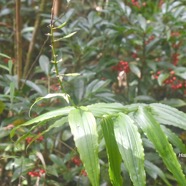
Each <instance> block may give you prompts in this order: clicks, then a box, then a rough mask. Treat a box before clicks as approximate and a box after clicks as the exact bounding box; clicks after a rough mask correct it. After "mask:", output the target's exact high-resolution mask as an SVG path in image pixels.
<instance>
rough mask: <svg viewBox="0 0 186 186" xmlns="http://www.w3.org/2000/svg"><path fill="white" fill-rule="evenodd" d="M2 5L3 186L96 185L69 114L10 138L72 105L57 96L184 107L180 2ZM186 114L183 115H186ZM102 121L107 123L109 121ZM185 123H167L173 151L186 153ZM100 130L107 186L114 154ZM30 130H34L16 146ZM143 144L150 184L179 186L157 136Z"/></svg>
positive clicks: (74, 101) (27, 0)
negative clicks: (42, 117) (159, 149)
mask: <svg viewBox="0 0 186 186" xmlns="http://www.w3.org/2000/svg"><path fill="white" fill-rule="evenodd" d="M0 2H1V5H0V18H1V19H0V20H1V21H0V41H1V47H0V71H1V74H0V122H1V123H0V124H1V130H0V139H1V142H0V152H1V158H0V177H1V178H0V184H1V185H2V186H8V185H16V186H17V185H18V184H20V185H33V184H35V185H39V184H43V185H89V184H90V183H89V179H88V178H87V172H86V171H85V169H84V166H83V163H82V161H81V160H80V157H79V154H78V152H77V149H76V147H75V144H74V140H73V137H72V133H71V130H70V127H69V124H68V120H67V117H58V118H57V120H56V118H53V117H51V118H52V119H51V120H48V119H49V118H50V117H48V119H47V120H46V121H45V120H43V121H41V122H40V123H39V124H38V125H37V124H35V125H34V127H30V126H25V127H24V126H23V127H20V128H19V129H18V130H17V131H16V133H15V135H14V136H13V135H12V136H13V137H12V138H11V139H10V137H9V134H10V132H11V130H12V129H13V128H15V127H18V126H21V125H22V124H23V123H25V122H26V121H29V120H30V119H32V118H37V116H40V115H42V114H44V113H46V112H50V111H54V110H56V109H61V108H68V107H66V106H67V105H68V103H67V102H66V101H65V100H64V97H61V93H67V94H68V95H69V96H70V103H71V104H70V105H71V106H74V105H76V106H87V105H91V104H94V103H100V102H105V103H122V104H123V105H129V104H133V103H135V104H137V103H144V104H151V103H154V102H159V103H163V104H166V105H169V106H172V107H176V108H177V109H179V110H180V111H183V112H185V110H186V102H185V97H186V62H185V57H186V53H185V50H186V42H185V40H186V32H185V30H186V21H185V20H186V19H185V18H186V6H185V5H186V4H185V2H184V1H182V0H178V1H173V0H164V1H162V0H156V1H150V0H147V1H140V0H139V1H135V0H131V1H129V0H114V1H109V0H95V1H93V0H91V1H89V0H87V1H85V0H76V1H73V0H71V1H63V0H54V1H46V0H40V1H37V0H23V1H20V0H16V1H13V0H10V1H8V2H7V1H5V0H0ZM52 26H53V29H51V27H52ZM51 36H52V37H51ZM64 90H65V92H64ZM47 95H48V96H47ZM39 97H40V98H39ZM41 97H42V98H41ZM37 98H39V99H37ZM66 100H68V97H66ZM33 103H35V104H34V105H32V104H33ZM31 106H32V109H30V108H31ZM102 106H103V107H104V105H102ZM117 107H119V106H118V105H117V104H116V105H114V104H113V105H111V106H109V109H111V108H112V109H113V111H112V112H113V113H114V112H115V111H116V108H117ZM95 108H96V106H95ZM129 108H130V107H129ZM90 109H91V106H90ZM122 109H123V108H122ZM167 109H168V108H167ZM105 110H106V109H105ZM119 111H121V110H118V112H119ZM94 112H95V111H94ZM99 112H101V111H100V110H99ZM109 112H111V111H109ZM112 112H111V113H112ZM127 112H129V111H127ZM141 112H142V111H141ZM173 112H174V110H173ZM175 112H176V111H175ZM94 114H95V113H94ZM127 114H128V113H127ZM131 115H132V114H131ZM45 116H46V115H45ZM95 116H96V114H95ZM96 117H97V116H96ZM99 117H100V116H99ZM99 117H98V118H96V120H97V122H100V121H99V120H101V119H100V118H99ZM120 117H125V116H123V115H121V116H120ZM168 117H169V116H168ZM182 118H183V121H184V119H185V114H183V115H182ZM72 120H73V119H71V123H73V121H72ZM173 120H174V119H173ZM32 121H33V120H32ZM102 122H103V121H102ZM104 122H106V123H109V122H111V120H109V118H106V119H105V120H104ZM175 122H176V120H175ZM111 123H112V122H111ZM180 123H181V120H180ZM183 123H184V122H183ZM179 125H181V124H179V123H176V124H175V125H173V126H170V127H169V128H166V129H167V130H166V129H164V133H166V135H167V136H169V135H168V133H170V130H169V129H171V131H173V132H174V135H170V136H172V139H173V140H172V141H176V142H177V144H176V145H175V144H174V151H175V152H176V154H177V155H178V154H179V153H185V152H184V151H185V145H184V143H185V142H186V133H185V131H184V130H183V129H185V128H184V127H182V126H181V127H179V128H178V126H179ZM52 126H53V127H52ZM175 126H176V127H175ZM183 126H184V124H183ZM48 129H50V131H49V130H48ZM47 130H48V131H49V132H47ZM102 130H103V131H104V129H102ZM134 130H136V129H134ZM43 131H46V132H45V133H43ZM100 131H101V129H99V128H98V133H99V139H98V140H99V144H101V145H100V146H99V149H98V152H99V163H100V165H101V176H100V184H102V185H110V184H111V181H110V179H109V173H108V171H107V170H108V169H109V164H108V162H109V160H108V159H107V156H106V154H107V153H106V150H105V144H104V141H103V140H102V139H103V135H106V134H102V133H101V132H100ZM165 131H166V132H165ZM25 133H28V134H27V135H26V136H24V138H22V140H20V141H19V143H16V144H15V141H16V140H17V139H20V137H21V136H23V134H25ZM140 133H141V131H140ZM171 134H172V133H171ZM170 136H169V138H171V137H170ZM104 137H105V136H104ZM178 137H179V138H178ZM105 139H106V138H105ZM180 139H181V140H180ZM142 141H143V146H144V149H145V159H146V162H145V169H146V172H147V179H146V184H147V185H165V184H167V185H176V180H175V177H174V176H172V175H171V174H170V172H168V171H167V169H166V168H165V166H164V165H163V163H162V160H161V158H160V157H159V156H158V154H157V153H156V151H155V150H154V149H155V148H154V145H153V144H152V142H151V141H150V140H149V139H148V138H146V137H145V136H143V134H142ZM76 146H77V145H76ZM180 149H181V150H180ZM178 160H179V162H180V164H181V165H184V164H185V163H186V159H185V158H182V157H179V158H178ZM182 167H183V172H184V173H186V170H185V167H184V166H182ZM121 170H122V177H123V178H124V180H125V185H132V182H131V180H130V178H129V175H128V171H127V169H126V165H123V164H122V168H121ZM180 185H181V184H180Z"/></svg>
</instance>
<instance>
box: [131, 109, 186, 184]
mask: <svg viewBox="0 0 186 186" xmlns="http://www.w3.org/2000/svg"><path fill="white" fill-rule="evenodd" d="M135 118H136V122H137V123H138V125H139V126H140V127H141V129H142V130H143V132H144V133H145V135H146V136H147V137H148V138H149V140H150V141H151V142H152V143H153V144H154V146H155V149H156V150H157V152H158V153H159V155H160V157H161V158H162V160H163V162H164V164H165V165H166V167H167V168H168V170H169V171H170V172H171V173H172V174H173V175H174V177H175V179H176V180H177V182H178V183H179V184H180V185H181V186H184V185H186V179H185V176H184V174H183V171H182V169H181V165H180V164H179V162H178V159H177V157H176V154H175V153H174V151H173V148H172V145H171V144H170V143H169V142H168V139H167V137H166V136H165V134H164V133H163V131H162V130H161V128H160V124H159V123H158V122H157V121H156V120H155V119H154V118H153V116H152V114H150V113H149V111H148V110H147V108H142V107H139V109H138V112H137V113H136V115H135Z"/></svg>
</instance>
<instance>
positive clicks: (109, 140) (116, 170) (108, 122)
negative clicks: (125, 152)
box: [101, 117, 122, 186]
mask: <svg viewBox="0 0 186 186" xmlns="http://www.w3.org/2000/svg"><path fill="white" fill-rule="evenodd" d="M113 127H114V123H113V121H112V119H111V117H104V118H103V120H102V122H101V128H102V131H103V136H104V139H105V144H106V149H107V156H108V160H109V176H110V180H111V182H112V184H113V185H114V186H120V185H122V178H121V155H120V152H119V149H118V148H117V143H116V139H115V135H114V128H113Z"/></svg>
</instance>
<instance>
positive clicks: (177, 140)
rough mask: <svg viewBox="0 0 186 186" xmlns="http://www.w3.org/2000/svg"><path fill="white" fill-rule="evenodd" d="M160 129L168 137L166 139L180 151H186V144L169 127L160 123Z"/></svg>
mask: <svg viewBox="0 0 186 186" xmlns="http://www.w3.org/2000/svg"><path fill="white" fill-rule="evenodd" d="M161 129H162V130H163V132H164V133H165V135H166V136H167V137H168V140H169V141H170V142H171V143H172V144H173V145H174V146H175V147H177V148H179V150H180V152H182V153H186V145H185V144H184V143H183V142H182V141H181V139H180V138H179V137H178V135H176V134H175V133H173V132H172V131H171V130H170V129H168V128H167V127H165V126H164V125H161Z"/></svg>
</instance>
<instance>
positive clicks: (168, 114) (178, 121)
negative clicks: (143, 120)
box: [150, 103, 186, 130]
mask: <svg viewBox="0 0 186 186" xmlns="http://www.w3.org/2000/svg"><path fill="white" fill-rule="evenodd" d="M150 107H151V112H152V114H153V117H154V118H155V119H156V120H157V121H158V122H160V123H162V124H165V125H173V126H175V127H179V128H181V129H184V130H186V114H185V113H183V112H181V111H179V110H177V109H175V108H173V107H170V106H168V105H164V104H160V103H152V104H150Z"/></svg>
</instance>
